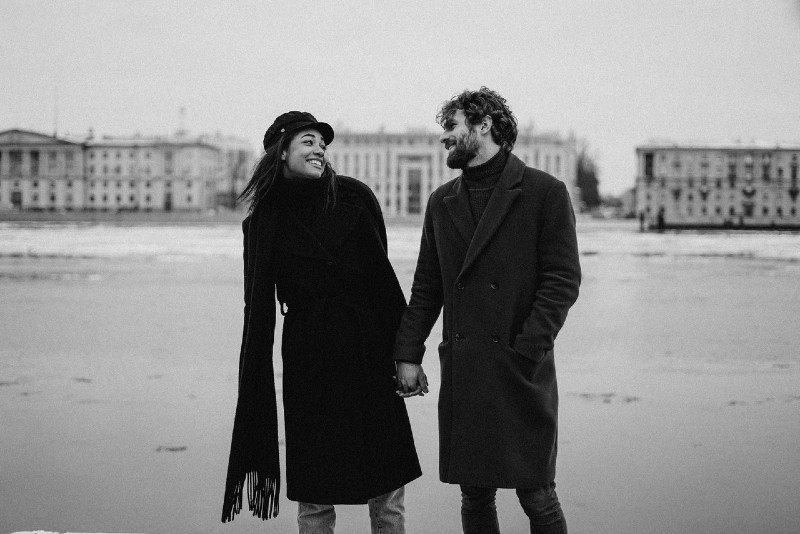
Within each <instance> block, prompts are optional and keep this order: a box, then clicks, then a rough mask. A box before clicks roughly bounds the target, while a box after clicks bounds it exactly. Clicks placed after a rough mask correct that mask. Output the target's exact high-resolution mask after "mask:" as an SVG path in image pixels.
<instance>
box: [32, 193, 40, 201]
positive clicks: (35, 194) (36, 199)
mask: <svg viewBox="0 0 800 534" xmlns="http://www.w3.org/2000/svg"><path fill="white" fill-rule="evenodd" d="M31 198H33V201H34V202H39V193H34V194H33V195H31Z"/></svg>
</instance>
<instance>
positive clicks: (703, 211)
mask: <svg viewBox="0 0 800 534" xmlns="http://www.w3.org/2000/svg"><path fill="white" fill-rule="evenodd" d="M659 209H663V208H659ZM654 211H655V210H654V209H653V208H651V207H650V206H647V207H646V208H645V212H646V213H647V214H648V215H650V214H652V213H653V212H654ZM789 213H790V214H791V216H792V217H796V216H797V208H795V207H792V208H791V209H790V210H789ZM714 214H715V215H722V207H721V206H716V207H715V208H714ZM686 215H687V216H693V215H694V209H693V208H692V206H686ZM700 215H708V207H707V206H702V207H701V208H700ZM728 215H729V216H731V217H735V216H736V215H737V212H736V208H735V207H733V206H730V207H728ZM744 215H745V216H746V217H754V216H755V207H754V206H753V205H746V206H744ZM761 215H762V216H764V217H769V215H770V208H769V206H763V207H762V208H761ZM775 215H776V216H778V218H782V217H783V215H784V213H783V207H782V206H778V207H777V208H775Z"/></svg>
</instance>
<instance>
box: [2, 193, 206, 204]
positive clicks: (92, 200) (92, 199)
mask: <svg viewBox="0 0 800 534" xmlns="http://www.w3.org/2000/svg"><path fill="white" fill-rule="evenodd" d="M42 198H47V197H42ZM49 198H50V202H51V203H55V202H56V201H57V197H56V195H55V194H52V193H51V194H50V197H49ZM98 198H102V202H103V203H104V204H105V203H108V198H109V197H108V195H103V196H102V197H97V196H95V195H89V203H90V204H94V203H95V202H96V201H97V199H98ZM115 198H116V202H117V204H120V203H122V195H117V196H116V197H115ZM192 198H193V197H192V195H186V203H187V204H191V203H192ZM39 199H40V197H39V193H33V194H31V202H33V203H39ZM2 200H3V198H2V196H0V202H2ZM64 201H65V203H66V204H72V203H73V196H72V194H71V193H67V194H66V195H65V196H64ZM128 201H129V202H130V203H134V202H136V195H130V196H128ZM144 201H145V203H147V204H149V203H150V202H151V201H152V197H151V195H145V196H144Z"/></svg>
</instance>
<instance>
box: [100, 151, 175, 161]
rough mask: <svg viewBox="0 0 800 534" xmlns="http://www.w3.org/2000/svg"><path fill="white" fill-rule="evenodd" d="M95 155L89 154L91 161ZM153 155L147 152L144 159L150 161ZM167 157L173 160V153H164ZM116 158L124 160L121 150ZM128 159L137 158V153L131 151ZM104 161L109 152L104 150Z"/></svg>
mask: <svg viewBox="0 0 800 534" xmlns="http://www.w3.org/2000/svg"><path fill="white" fill-rule="evenodd" d="M95 155H96V153H95V152H89V159H94V158H95ZM151 155H152V153H151V152H150V151H147V152H145V153H144V157H145V158H147V159H150V156H151ZM167 155H169V157H170V158H172V153H171V152H165V153H164V156H165V157H166V156H167ZM116 156H117V159H121V158H122V151H121V150H117V154H116ZM128 157H129V158H131V159H133V158H134V157H136V152H135V151H133V150H131V151H130V152H129V153H128ZM103 159H108V150H104V151H103Z"/></svg>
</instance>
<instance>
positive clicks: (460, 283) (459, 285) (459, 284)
mask: <svg viewBox="0 0 800 534" xmlns="http://www.w3.org/2000/svg"><path fill="white" fill-rule="evenodd" d="M456 289H464V284H463V283H462V282H459V283H457V284H456Z"/></svg>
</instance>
